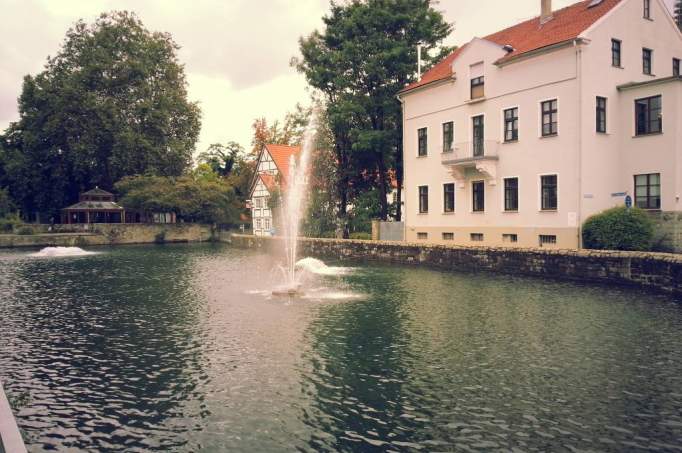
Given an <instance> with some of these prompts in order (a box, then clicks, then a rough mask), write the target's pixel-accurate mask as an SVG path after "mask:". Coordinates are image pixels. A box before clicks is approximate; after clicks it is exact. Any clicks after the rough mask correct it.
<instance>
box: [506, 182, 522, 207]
mask: <svg viewBox="0 0 682 453" xmlns="http://www.w3.org/2000/svg"><path fill="white" fill-rule="evenodd" d="M504 210H505V211H518V210H519V178H505V179H504Z"/></svg>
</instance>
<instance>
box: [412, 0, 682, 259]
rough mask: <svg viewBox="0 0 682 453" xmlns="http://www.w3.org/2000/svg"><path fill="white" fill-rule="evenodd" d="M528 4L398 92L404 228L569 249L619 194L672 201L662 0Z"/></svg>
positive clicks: (679, 88)
mask: <svg viewBox="0 0 682 453" xmlns="http://www.w3.org/2000/svg"><path fill="white" fill-rule="evenodd" d="M538 6H541V12H542V14H541V16H540V17H537V18H535V19H532V20H529V21H526V22H523V23H521V24H518V25H516V26H514V27H511V28H508V29H506V30H502V31H500V32H498V33H495V34H492V35H490V36H487V37H485V38H475V39H473V40H472V41H471V42H469V43H468V44H466V45H464V46H462V47H460V48H459V49H458V50H457V51H455V52H454V53H453V54H452V55H450V56H449V57H447V58H446V59H445V60H444V61H442V62H440V63H439V64H437V65H436V66H434V67H433V68H432V69H431V70H430V71H429V72H427V73H426V74H424V76H423V77H422V79H421V80H420V81H419V82H417V83H415V84H412V85H410V86H408V87H406V88H405V90H403V91H402V93H401V95H400V98H401V101H402V102H403V113H404V115H403V117H404V137H403V140H404V149H405V152H404V169H405V173H404V185H405V210H404V218H405V222H406V227H405V228H406V231H405V236H406V239H407V240H408V241H428V242H437V243H455V244H462V245H475V244H483V245H509V246H523V247H537V246H542V247H561V248H575V247H579V246H580V226H581V225H582V223H583V222H584V221H585V220H586V218H587V217H589V216H590V215H592V214H594V213H597V212H600V211H602V210H604V209H607V208H610V207H612V206H615V205H622V204H624V201H625V197H626V196H628V195H629V196H631V197H632V199H633V200H634V203H635V204H636V205H637V206H640V207H643V208H645V209H651V210H658V211H666V212H667V211H671V212H676V213H677V212H679V211H682V209H681V204H680V199H679V197H680V194H681V193H682V150H681V149H680V147H681V146H682V117H680V116H679V115H678V112H680V111H681V109H680V107H682V83H681V81H682V79H680V77H679V71H680V67H679V66H680V60H679V59H681V58H682V35H681V34H680V32H679V30H678V28H677V27H676V25H675V23H674V21H673V19H672V17H671V16H670V13H669V12H668V10H667V9H666V7H665V5H664V4H663V2H662V0H586V1H582V2H579V3H576V4H574V5H572V6H569V7H567V8H564V9H561V10H557V11H552V8H551V0H542V1H541V2H539V5H538Z"/></svg>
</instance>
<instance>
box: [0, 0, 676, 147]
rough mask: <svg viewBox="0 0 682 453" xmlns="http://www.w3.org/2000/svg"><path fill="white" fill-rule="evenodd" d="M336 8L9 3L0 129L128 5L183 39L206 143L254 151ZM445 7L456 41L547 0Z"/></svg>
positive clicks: (296, 98) (231, 2)
mask: <svg viewBox="0 0 682 453" xmlns="http://www.w3.org/2000/svg"><path fill="white" fill-rule="evenodd" d="M665 1H666V2H667V3H668V4H669V5H670V4H672V2H673V0H665ZM572 3H575V0H554V1H553V6H554V8H560V7H564V6H567V5H570V4H572ZM328 6H329V0H191V1H188V0H0V11H2V16H3V17H2V28H0V130H4V129H5V128H6V127H7V126H8V125H9V123H10V122H11V121H16V120H17V119H18V112H17V97H18V96H19V94H20V91H21V82H22V77H23V76H24V75H25V74H36V73H37V72H39V71H40V70H41V69H42V67H43V65H44V64H45V61H46V58H47V56H48V55H54V54H56V53H57V50H58V49H59V46H60V44H61V42H62V40H63V38H64V35H65V32H66V30H67V29H68V28H69V27H70V26H71V25H72V24H73V23H74V22H75V21H76V20H78V19H81V18H82V19H84V20H86V21H87V22H93V21H94V19H95V18H96V17H97V16H98V15H99V14H100V13H101V12H105V11H111V10H122V9H126V10H131V11H135V12H136V13H137V14H138V16H139V17H140V18H141V20H142V22H143V23H144V24H145V25H146V26H147V28H149V29H150V30H154V31H164V32H169V33H170V34H171V35H172V36H173V38H174V40H175V41H176V43H177V44H179V45H180V46H181V50H180V52H179V57H180V61H181V62H183V63H184V64H185V65H186V66H185V69H186V73H187V80H188V82H189V97H190V99H191V100H195V101H199V103H200V105H201V109H202V112H203V120H202V130H201V136H200V140H199V144H198V145H197V149H198V150H203V149H205V148H206V147H207V146H208V145H209V144H211V143H216V142H227V141H230V140H234V141H237V142H239V143H241V144H242V145H243V146H245V147H247V148H248V147H249V146H250V142H251V123H252V122H253V119H254V118H256V117H260V116H265V117H266V118H267V119H268V120H269V121H273V120H275V119H278V118H282V117H283V116H284V114H285V113H286V112H287V111H289V110H291V109H292V108H293V107H294V105H295V104H296V102H303V103H307V101H308V99H309V92H308V91H307V89H306V83H305V80H304V78H303V77H302V76H300V75H298V74H297V73H296V71H295V70H294V69H293V68H291V67H289V61H290V59H291V57H293V56H296V55H297V54H298V39H299V37H300V36H302V35H308V34H309V33H311V32H312V31H313V30H315V29H316V28H318V29H319V28H320V27H321V25H322V21H321V18H322V16H323V15H324V14H325V13H326V12H327V10H328ZM436 8H437V9H439V10H441V11H443V13H444V14H445V17H446V19H447V21H448V22H451V23H454V25H455V30H454V32H453V34H452V35H451V36H450V38H448V42H447V43H448V44H463V43H465V42H467V41H469V40H470V39H471V38H473V37H475V36H485V35H487V34H489V33H492V32H495V31H497V30H499V29H502V28H504V27H507V26H509V25H513V24H514V23H517V22H520V21H522V20H525V19H528V18H531V17H533V16H536V15H538V14H539V9H540V0H440V2H439V4H438V5H437V6H436Z"/></svg>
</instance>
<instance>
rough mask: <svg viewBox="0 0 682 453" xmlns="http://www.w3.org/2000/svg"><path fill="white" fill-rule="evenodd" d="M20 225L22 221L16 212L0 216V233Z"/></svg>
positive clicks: (12, 230) (10, 230)
mask: <svg viewBox="0 0 682 453" xmlns="http://www.w3.org/2000/svg"><path fill="white" fill-rule="evenodd" d="M21 225H23V222H22V221H21V219H20V218H19V216H18V215H17V214H10V215H8V216H6V217H0V233H12V232H14V231H15V230H16V229H18V228H19V227H20V226H21Z"/></svg>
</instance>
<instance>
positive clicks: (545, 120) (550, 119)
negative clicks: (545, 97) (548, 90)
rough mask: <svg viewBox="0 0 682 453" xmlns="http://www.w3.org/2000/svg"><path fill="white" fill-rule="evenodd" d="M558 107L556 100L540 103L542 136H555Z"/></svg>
mask: <svg viewBox="0 0 682 453" xmlns="http://www.w3.org/2000/svg"><path fill="white" fill-rule="evenodd" d="M558 107H559V105H558V102H557V100H556V99H553V100H551V101H544V102H543V103H542V136H543V137H548V136H551V135H556V134H557V131H558V129H559V128H558V125H559V124H558V121H557V119H558V112H559V109H558Z"/></svg>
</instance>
